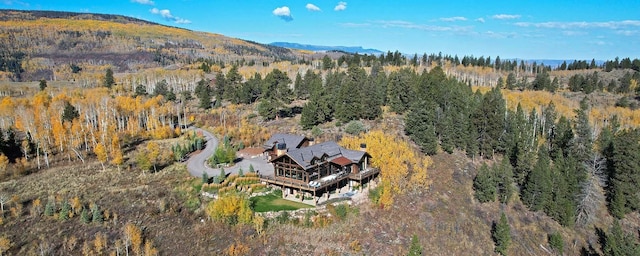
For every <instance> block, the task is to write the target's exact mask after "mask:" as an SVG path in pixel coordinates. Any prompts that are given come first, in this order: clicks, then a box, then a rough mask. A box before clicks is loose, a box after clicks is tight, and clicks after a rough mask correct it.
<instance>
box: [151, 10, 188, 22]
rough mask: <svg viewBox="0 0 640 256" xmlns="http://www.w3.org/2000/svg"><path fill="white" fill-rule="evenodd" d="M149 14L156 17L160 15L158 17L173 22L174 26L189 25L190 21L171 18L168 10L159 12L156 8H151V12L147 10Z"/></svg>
mask: <svg viewBox="0 0 640 256" xmlns="http://www.w3.org/2000/svg"><path fill="white" fill-rule="evenodd" d="M149 12H151V13H153V14H156V15H160V17H162V18H164V19H165V20H168V21H173V22H175V23H176V24H190V23H191V21H190V20H186V19H183V18H180V17H176V16H173V15H172V14H171V11H169V10H168V9H164V10H160V9H158V8H152V9H151V10H149Z"/></svg>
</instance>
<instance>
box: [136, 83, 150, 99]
mask: <svg viewBox="0 0 640 256" xmlns="http://www.w3.org/2000/svg"><path fill="white" fill-rule="evenodd" d="M133 96H134V97H138V96H147V87H145V86H144V85H142V84H138V85H136V90H135V94H134V95H133Z"/></svg>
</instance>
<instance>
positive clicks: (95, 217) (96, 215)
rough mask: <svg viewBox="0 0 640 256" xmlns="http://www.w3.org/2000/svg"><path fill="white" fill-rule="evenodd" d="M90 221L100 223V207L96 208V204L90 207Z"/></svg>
mask: <svg viewBox="0 0 640 256" xmlns="http://www.w3.org/2000/svg"><path fill="white" fill-rule="evenodd" d="M91 216H92V217H91V221H92V222H94V223H102V221H103V218H102V211H100V209H99V208H98V205H97V204H94V205H93V207H91Z"/></svg>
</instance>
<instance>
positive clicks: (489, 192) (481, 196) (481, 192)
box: [473, 163, 497, 203]
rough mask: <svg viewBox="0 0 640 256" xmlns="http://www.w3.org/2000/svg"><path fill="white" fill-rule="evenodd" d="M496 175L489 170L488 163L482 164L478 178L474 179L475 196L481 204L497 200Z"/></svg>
mask: <svg viewBox="0 0 640 256" xmlns="http://www.w3.org/2000/svg"><path fill="white" fill-rule="evenodd" d="M495 179H496V177H495V173H494V172H493V170H491V169H489V167H488V166H487V164H486V163H482V166H480V169H479V170H478V174H477V175H476V178H475V179H473V190H474V192H475V193H474V196H475V198H476V199H477V200H478V201H479V202H480V203H486V202H493V201H495V200H496V194H497V191H496V181H495Z"/></svg>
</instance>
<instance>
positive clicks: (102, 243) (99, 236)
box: [93, 232, 107, 255]
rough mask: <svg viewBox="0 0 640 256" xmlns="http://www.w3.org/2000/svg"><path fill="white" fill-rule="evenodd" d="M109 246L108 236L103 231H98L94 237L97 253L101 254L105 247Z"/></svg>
mask: <svg viewBox="0 0 640 256" xmlns="http://www.w3.org/2000/svg"><path fill="white" fill-rule="evenodd" d="M106 247H107V236H106V235H105V234H103V233H100V232H98V233H96V237H95V239H93V249H94V251H95V253H96V254H98V255H101V254H102V252H103V251H104V249H105V248H106Z"/></svg>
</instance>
